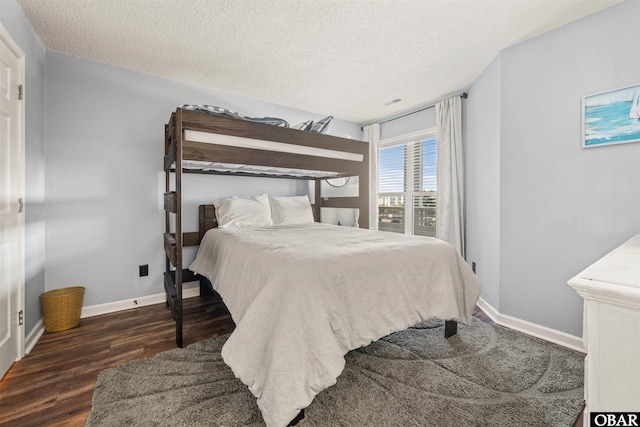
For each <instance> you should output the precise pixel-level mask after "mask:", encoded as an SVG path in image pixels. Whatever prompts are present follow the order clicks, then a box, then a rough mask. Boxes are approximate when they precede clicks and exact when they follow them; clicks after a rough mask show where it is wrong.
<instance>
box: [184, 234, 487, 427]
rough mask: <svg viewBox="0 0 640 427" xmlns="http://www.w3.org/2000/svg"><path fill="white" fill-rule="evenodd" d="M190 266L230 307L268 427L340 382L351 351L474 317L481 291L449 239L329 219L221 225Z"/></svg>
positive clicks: (232, 348)
mask: <svg viewBox="0 0 640 427" xmlns="http://www.w3.org/2000/svg"><path fill="white" fill-rule="evenodd" d="M190 268H191V270H192V271H194V272H196V273H199V274H202V275H204V276H205V277H207V278H208V279H210V280H211V282H212V284H213V287H214V289H216V291H217V292H218V293H219V294H220V295H221V296H222V298H223V300H224V302H225V304H226V305H227V307H228V308H229V311H230V313H231V316H232V317H233V320H234V322H235V323H236V328H235V330H234V332H233V333H232V334H231V336H230V337H229V339H228V341H227V342H226V344H225V346H224V347H223V349H222V356H223V358H224V361H225V363H226V364H227V365H229V366H230V367H231V369H232V370H233V372H234V374H235V375H236V376H237V377H238V378H239V379H240V380H241V381H242V382H243V383H244V384H246V385H247V386H248V387H249V389H250V391H251V392H252V393H253V395H254V396H255V397H256V399H257V404H258V406H259V408H260V410H261V412H262V415H263V418H264V420H265V422H266V424H267V426H268V427H283V426H286V425H287V424H288V423H289V422H290V421H291V420H292V419H293V418H294V417H295V416H296V415H297V414H298V412H299V411H300V410H301V409H303V408H305V407H307V406H308V405H309V404H310V403H311V401H312V400H313V398H314V397H315V396H316V395H317V394H318V393H320V392H321V391H322V390H324V389H326V388H327V387H330V386H331V385H333V384H335V382H336V378H337V377H338V376H339V375H340V373H341V372H342V370H343V368H344V364H345V360H344V355H345V354H346V353H347V352H349V351H350V350H353V349H356V348H359V347H362V346H365V345H367V344H369V343H371V342H372V341H375V340H378V339H379V338H381V337H383V336H386V335H388V334H390V333H392V332H397V331H400V330H403V329H406V328H407V327H409V326H412V325H414V324H416V323H418V322H420V321H423V320H427V319H432V318H437V319H443V320H455V321H458V322H463V323H467V322H469V321H470V319H471V313H472V312H473V309H474V307H475V304H476V301H477V299H478V296H479V292H480V290H479V285H478V282H477V280H476V277H475V275H474V274H473V273H472V272H471V270H470V268H469V267H468V265H467V264H466V262H465V261H464V260H463V259H462V258H461V257H460V256H459V255H458V254H457V252H456V251H455V249H454V248H453V247H452V246H451V245H449V244H448V243H446V242H443V241H440V240H436V239H432V238H429V237H422V236H408V235H401V234H395V233H389V232H381V231H373V230H366V229H359V228H351V227H338V226H334V225H328V224H319V223H313V224H305V225H295V226H293V225H292V226H271V227H261V228H257V227H256V228H234V229H220V228H216V229H212V230H210V231H208V232H207V234H206V235H205V236H204V238H203V241H202V243H201V245H200V247H199V249H198V254H197V256H196V259H195V260H194V262H193V264H192V265H191V267H190ZM442 339H443V340H444V339H445V338H444V337H443V338H442Z"/></svg>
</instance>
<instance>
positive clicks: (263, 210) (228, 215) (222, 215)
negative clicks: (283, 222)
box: [213, 194, 271, 228]
mask: <svg viewBox="0 0 640 427" xmlns="http://www.w3.org/2000/svg"><path fill="white" fill-rule="evenodd" d="M213 204H214V205H215V207H216V217H217V218H218V227H220V228H233V227H264V226H267V225H271V208H270V207H269V196H267V195H266V194H261V195H259V196H256V197H225V198H223V199H220V200H216V201H215V202H213Z"/></svg>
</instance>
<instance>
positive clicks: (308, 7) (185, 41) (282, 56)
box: [18, 0, 620, 123]
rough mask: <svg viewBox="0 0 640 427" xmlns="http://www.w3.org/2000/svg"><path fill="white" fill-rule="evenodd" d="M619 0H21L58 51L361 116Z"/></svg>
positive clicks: (439, 91) (435, 87) (440, 91)
mask: <svg viewBox="0 0 640 427" xmlns="http://www.w3.org/2000/svg"><path fill="white" fill-rule="evenodd" d="M619 2H620V0H599V1H590V0H499V1H496V0H494V1H486V0H458V1H452V0H440V1H397V0H396V1H392V0H379V1H376V0H367V1H364V0H363V1H355V0H344V1H328V0H327V1H325V0H308V1H304V0H295V1H293V0H291V1H289V0H270V1H259V0H155V1H132V0H47V1H43V0H18V3H19V4H20V5H21V6H22V8H23V10H24V12H25V14H26V16H27V18H28V19H29V20H30V22H31V23H32V25H33V27H34V28H35V30H36V32H37V33H38V35H39V36H40V38H41V39H42V41H43V42H44V44H45V46H46V47H47V48H48V49H50V50H54V51H58V52H63V53H66V54H69V55H74V56H78V57H81V58H87V59H91V60H94V61H98V62H102V63H106V64H113V65H117V66H120V67H124V68H128V69H132V70H137V71H141V72H144V73H148V74H154V75H158V76H162V77H167V78H171V79H175V80H180V81H185V82H189V83H193V84H196V85H201V86H207V87H212V88H216V89H220V90H223V91H226V92H231V93H235V94H239V95H244V96H247V97H251V98H254V99H260V100H265V101H269V102H273V103H276V104H281V105H285V106H289V107H294V108H299V109H302V110H307V111H311V112H314V113H318V114H326V115H329V114H331V115H333V116H335V117H338V118H341V119H345V120H350V121H354V122H358V123H365V122H370V121H372V120H374V119H378V118H382V117H388V116H391V115H393V114H396V113H398V112H402V111H406V110H409V109H411V108H413V107H416V106H419V105H424V104H425V103H427V102H429V101H432V100H435V99H437V98H441V97H443V96H446V95H449V94H454V93H458V92H460V91H462V90H464V89H467V88H468V87H469V86H470V85H471V84H472V83H473V81H474V80H475V79H476V78H477V77H478V75H479V74H480V73H481V72H482V71H483V70H484V68H485V67H486V66H487V65H489V63H490V62H491V61H492V60H493V59H494V58H495V56H496V54H497V53H498V52H499V51H500V50H502V49H504V48H506V47H509V46H512V45H514V44H516V43H519V42H521V41H523V40H526V39H528V38H531V37H533V36H536V35H539V34H541V33H543V32H546V31H549V30H551V29H554V28H557V27H560V26H561V25H563V24H565V23H567V22H571V21H573V20H576V19H579V18H581V17H583V16H586V15H588V14H591V13H594V12H596V11H598V10H601V9H604V8H606V7H609V6H611V5H613V4H616V3H619ZM396 98H400V99H402V101H401V102H398V103H395V104H393V105H385V104H389V102H390V101H392V100H394V99H396ZM223 107H224V106H223Z"/></svg>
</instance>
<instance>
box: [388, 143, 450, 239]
mask: <svg viewBox="0 0 640 427" xmlns="http://www.w3.org/2000/svg"><path fill="white" fill-rule="evenodd" d="M436 191H437V181H436V137H435V132H430V133H425V135H424V136H422V137H420V138H413V139H412V140H410V141H401V142H396V143H391V144H384V142H383V144H381V147H380V151H379V162H378V229H379V230H382V231H391V232H396V233H406V234H417V235H422V236H431V237H435V235H436Z"/></svg>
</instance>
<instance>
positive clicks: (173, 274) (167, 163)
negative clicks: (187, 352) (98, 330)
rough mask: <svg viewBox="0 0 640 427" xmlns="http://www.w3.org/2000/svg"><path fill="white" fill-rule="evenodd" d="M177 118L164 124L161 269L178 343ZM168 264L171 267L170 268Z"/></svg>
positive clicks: (179, 215)
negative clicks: (173, 170)
mask: <svg viewBox="0 0 640 427" xmlns="http://www.w3.org/2000/svg"><path fill="white" fill-rule="evenodd" d="M175 114H176V115H177V116H178V117H176V119H177V120H171V121H170V123H173V124H174V125H173V126H172V127H170V126H169V125H165V144H164V145H165V156H164V171H165V193H164V210H165V232H164V249H165V253H166V257H167V260H166V269H165V273H164V287H165V292H166V294H167V305H168V306H169V308H171V314H172V316H173V319H174V320H175V322H176V345H177V346H178V347H182V317H183V312H182V284H183V279H184V277H183V268H182V246H183V236H182V120H181V117H180V116H181V114H182V111H181V110H178V111H176V113H175ZM174 164H175V172H174V173H175V181H174V182H175V185H174V189H173V190H172V189H171V166H172V165H174ZM171 215H173V216H174V219H175V233H171ZM171 265H173V266H174V267H175V270H172V269H171Z"/></svg>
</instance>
